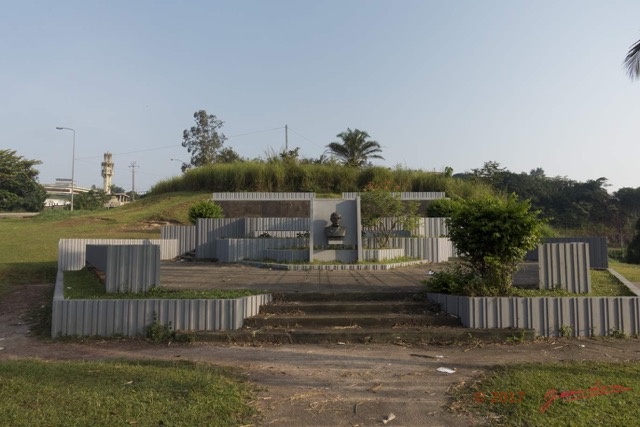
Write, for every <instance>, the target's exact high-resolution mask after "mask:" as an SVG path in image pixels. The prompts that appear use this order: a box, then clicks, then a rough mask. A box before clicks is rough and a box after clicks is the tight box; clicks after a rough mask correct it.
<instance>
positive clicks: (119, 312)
mask: <svg viewBox="0 0 640 427" xmlns="http://www.w3.org/2000/svg"><path fill="white" fill-rule="evenodd" d="M63 289H64V278H63V273H62V271H58V276H57V279H56V287H55V293H54V297H53V304H52V322H51V336H52V337H56V336H58V335H62V336H65V335H72V336H75V335H77V336H113V335H123V336H139V335H144V334H145V332H146V328H147V327H148V326H149V325H151V324H152V323H153V322H154V320H157V321H158V322H159V323H161V324H164V325H169V324H170V325H171V327H172V328H173V329H175V330H180V329H182V330H195V331H213V330H219V331H225V330H233V329H239V328H241V327H242V325H243V323H244V319H245V318H247V317H251V316H254V315H256V314H258V312H259V310H260V306H261V305H263V304H267V303H269V302H271V300H272V296H271V295H269V294H263V295H253V296H250V297H243V298H236V299H224V300H213V299H196V300H182V299H136V300H120V299H118V300H72V299H64V293H63Z"/></svg>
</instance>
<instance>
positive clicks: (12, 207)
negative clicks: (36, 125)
mask: <svg viewBox="0 0 640 427" xmlns="http://www.w3.org/2000/svg"><path fill="white" fill-rule="evenodd" d="M41 163H42V162H41V161H39V160H28V159H25V158H24V157H22V156H18V155H17V154H16V151H15V150H0V211H14V212H18V211H26V212H39V211H41V210H42V209H43V206H44V201H45V199H46V198H47V192H46V191H45V189H44V187H43V186H42V185H40V184H39V183H38V174H39V172H38V171H37V170H36V169H35V168H34V166H36V165H39V164H41Z"/></svg>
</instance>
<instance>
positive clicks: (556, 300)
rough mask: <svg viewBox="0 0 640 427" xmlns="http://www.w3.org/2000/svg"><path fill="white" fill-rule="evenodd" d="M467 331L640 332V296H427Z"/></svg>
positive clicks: (581, 334) (548, 334)
mask: <svg viewBox="0 0 640 427" xmlns="http://www.w3.org/2000/svg"><path fill="white" fill-rule="evenodd" d="M427 298H428V299H429V300H430V301H432V302H435V303H438V304H440V306H441V307H442V310H444V311H445V312H447V313H449V314H453V315H455V316H458V317H460V321H461V322H462V324H463V325H464V326H465V327H467V328H479V329H490V328H522V329H533V330H535V331H536V334H537V335H540V336H545V337H557V336H563V335H571V336H574V337H591V336H607V335H612V334H617V333H624V334H626V335H637V334H638V333H640V298H639V297H530V298H521V297H464V296H457V295H444V294H432V293H429V294H427Z"/></svg>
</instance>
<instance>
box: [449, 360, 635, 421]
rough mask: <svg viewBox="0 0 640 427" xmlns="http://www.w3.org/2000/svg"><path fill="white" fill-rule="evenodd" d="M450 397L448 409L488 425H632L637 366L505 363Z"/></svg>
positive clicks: (594, 363)
mask: <svg viewBox="0 0 640 427" xmlns="http://www.w3.org/2000/svg"><path fill="white" fill-rule="evenodd" d="M554 390H555V391H554ZM453 395H454V403H453V404H452V408H453V409H455V410H461V411H470V412H473V413H475V414H480V415H485V416H488V417H489V419H491V420H492V424H493V425H505V426H545V427H546V426H563V427H564V426H591V425H592V426H599V425H607V426H631V425H638V420H639V419H640V406H639V405H638V401H640V362H637V361H636V362H626V363H624V364H622V363H620V364H617V363H602V362H571V363H553V364H520V365H509V366H506V367H501V368H497V369H496V370H494V371H493V372H492V373H490V374H489V375H488V376H487V377H486V378H484V379H482V380H480V381H478V382H476V383H474V384H472V385H470V386H463V387H460V388H458V389H456V390H455V391H454V392H453Z"/></svg>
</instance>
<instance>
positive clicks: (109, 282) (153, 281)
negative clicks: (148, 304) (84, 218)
mask: <svg viewBox="0 0 640 427" xmlns="http://www.w3.org/2000/svg"><path fill="white" fill-rule="evenodd" d="M86 248H87V255H86V258H87V262H88V263H89V264H91V265H93V266H94V267H96V268H98V269H99V270H100V271H102V272H103V273H104V275H105V278H104V284H105V288H106V291H107V293H117V292H147V291H148V290H149V289H150V288H152V287H153V286H160V246H158V245H87V246H86Z"/></svg>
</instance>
